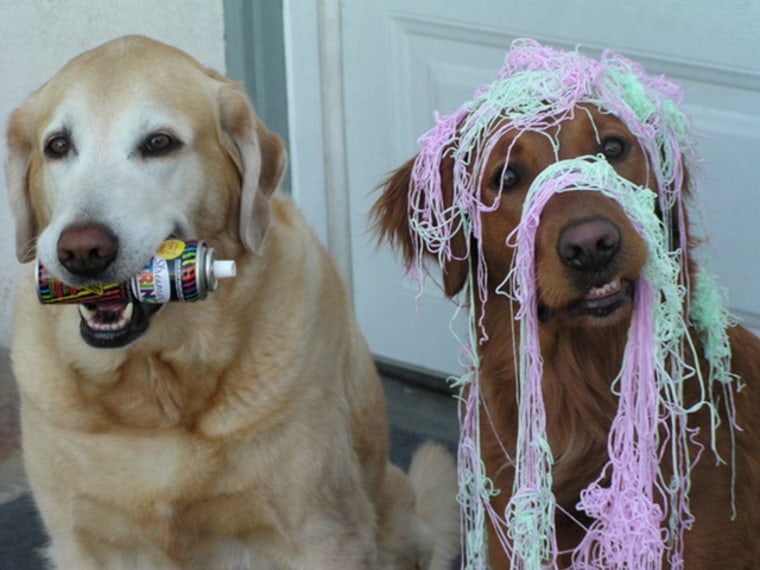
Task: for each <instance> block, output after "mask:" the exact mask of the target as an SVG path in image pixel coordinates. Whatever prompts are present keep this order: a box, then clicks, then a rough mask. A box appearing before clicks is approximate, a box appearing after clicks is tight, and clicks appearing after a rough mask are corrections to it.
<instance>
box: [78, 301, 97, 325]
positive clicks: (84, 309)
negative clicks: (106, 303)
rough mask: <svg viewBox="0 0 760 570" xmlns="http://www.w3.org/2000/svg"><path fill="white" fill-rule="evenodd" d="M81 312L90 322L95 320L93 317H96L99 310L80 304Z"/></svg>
mask: <svg viewBox="0 0 760 570" xmlns="http://www.w3.org/2000/svg"><path fill="white" fill-rule="evenodd" d="M79 314H80V315H82V318H83V319H84V320H85V321H87V323H88V324H90V323H92V322H93V319H95V315H97V314H98V312H97V311H96V310H95V309H88V308H87V307H85V306H84V305H79Z"/></svg>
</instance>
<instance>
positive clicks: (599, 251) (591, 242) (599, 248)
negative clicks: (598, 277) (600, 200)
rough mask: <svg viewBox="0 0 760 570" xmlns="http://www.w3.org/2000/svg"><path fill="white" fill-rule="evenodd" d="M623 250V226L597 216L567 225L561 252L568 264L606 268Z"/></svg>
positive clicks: (558, 249) (590, 268) (559, 245)
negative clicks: (620, 227) (621, 236)
mask: <svg viewBox="0 0 760 570" xmlns="http://www.w3.org/2000/svg"><path fill="white" fill-rule="evenodd" d="M618 251H620V230H619V229H618V227H617V226H616V225H615V224H613V223H612V222H611V221H610V220H608V219H607V218H593V219H590V220H584V221H582V222H577V223H575V224H571V225H569V226H567V227H565V228H564V229H563V230H562V232H561V233H560V235H559V241H558V242H557V253H558V254H559V257H560V259H561V260H562V262H563V263H564V264H565V265H567V266H568V267H572V268H573V269H579V270H582V271H596V270H600V269H603V268H605V267H606V266H607V265H609V263H610V261H612V259H613V258H614V257H615V255H616V254H617V252H618Z"/></svg>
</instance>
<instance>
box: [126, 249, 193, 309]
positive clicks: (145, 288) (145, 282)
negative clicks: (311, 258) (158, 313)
mask: <svg viewBox="0 0 760 570" xmlns="http://www.w3.org/2000/svg"><path fill="white" fill-rule="evenodd" d="M183 247H184V245H183ZM169 273H170V272H169V262H168V261H167V260H166V259H165V258H163V257H159V256H156V257H154V258H153V259H152V260H151V261H150V263H148V265H146V266H145V268H144V269H143V270H142V271H141V272H140V274H139V275H138V276H137V278H136V281H135V284H134V292H135V295H136V296H137V299H138V300H139V301H140V302H141V303H168V302H169V301H171V298H172V292H171V284H170V283H171V281H170V275H169Z"/></svg>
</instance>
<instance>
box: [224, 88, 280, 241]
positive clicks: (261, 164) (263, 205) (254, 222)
mask: <svg viewBox="0 0 760 570" xmlns="http://www.w3.org/2000/svg"><path fill="white" fill-rule="evenodd" d="M219 111H220V119H221V126H222V131H223V135H224V144H225V146H226V147H227V152H228V153H229V155H230V156H231V157H232V160H233V162H234V163H235V165H236V166H237V168H238V171H239V172H240V177H241V180H242V184H241V194H240V218H239V232H240V240H241V241H242V242H243V245H244V246H245V247H246V249H248V250H249V251H252V252H253V253H256V254H260V253H261V251H262V247H263V243H264V239H265V237H266V234H267V230H268V229H269V224H270V222H271V212H270V205H269V199H270V197H271V196H272V193H273V192H274V191H275V190H276V189H277V187H278V186H279V185H280V182H281V180H282V176H283V173H284V171H285V165H286V163H287V155H286V152H285V146H284V145H283V143H282V140H281V139H280V137H278V136H277V135H276V134H275V133H273V132H272V131H270V130H268V129H267V128H266V127H265V126H264V124H263V123H262V122H261V120H260V119H259V118H258V116H257V115H256V113H255V112H254V110H253V107H252V106H251V103H250V102H249V101H248V97H247V96H246V94H245V92H244V91H243V89H242V87H241V86H240V85H238V84H237V83H233V82H225V84H224V86H223V87H222V88H221V90H220V91H219Z"/></svg>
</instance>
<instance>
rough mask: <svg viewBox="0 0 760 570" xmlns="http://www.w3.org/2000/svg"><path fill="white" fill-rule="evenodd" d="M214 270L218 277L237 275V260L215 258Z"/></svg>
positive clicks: (225, 277) (226, 277)
mask: <svg viewBox="0 0 760 570" xmlns="http://www.w3.org/2000/svg"><path fill="white" fill-rule="evenodd" d="M213 271H214V277H215V278H216V279H228V278H230V277H235V275H237V267H236V266H235V262H234V261H233V260H229V259H216V260H214V265H213Z"/></svg>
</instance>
